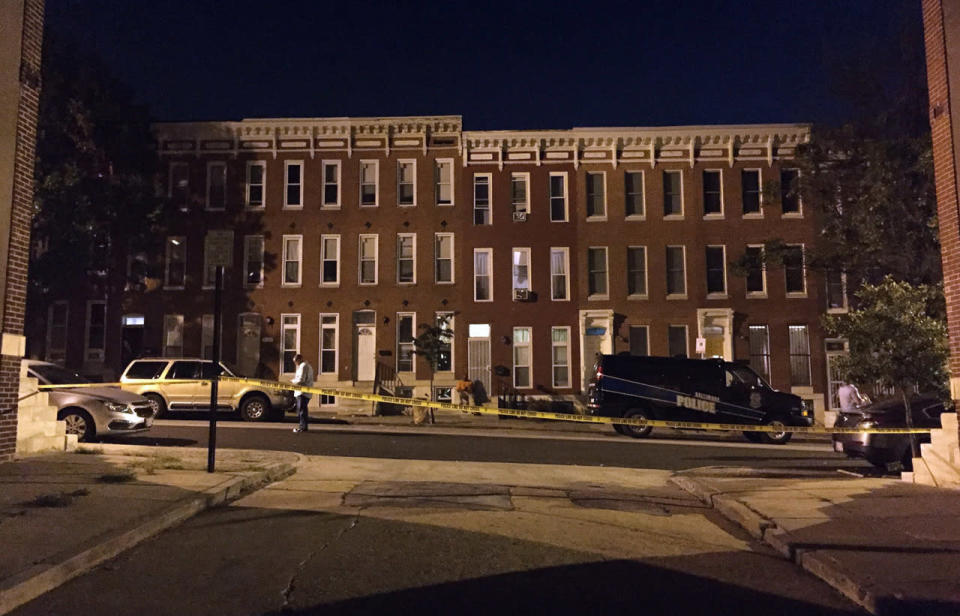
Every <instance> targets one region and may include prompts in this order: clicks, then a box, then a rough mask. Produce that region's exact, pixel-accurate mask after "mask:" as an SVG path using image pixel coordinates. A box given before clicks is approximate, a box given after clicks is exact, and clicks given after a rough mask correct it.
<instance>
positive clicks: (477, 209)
mask: <svg viewBox="0 0 960 616" xmlns="http://www.w3.org/2000/svg"><path fill="white" fill-rule="evenodd" d="M473 224H475V225H490V224H493V216H492V214H491V211H490V174H489V173H477V174H474V176H473Z"/></svg>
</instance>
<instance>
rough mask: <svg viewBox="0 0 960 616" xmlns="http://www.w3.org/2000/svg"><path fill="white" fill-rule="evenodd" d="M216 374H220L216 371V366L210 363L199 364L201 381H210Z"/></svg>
mask: <svg viewBox="0 0 960 616" xmlns="http://www.w3.org/2000/svg"><path fill="white" fill-rule="evenodd" d="M218 374H220V370H217V366H216V365H215V364H214V363H213V362H212V361H205V362H203V363H202V364H200V378H201V379H212V378H213V377H215V376H217V375H218Z"/></svg>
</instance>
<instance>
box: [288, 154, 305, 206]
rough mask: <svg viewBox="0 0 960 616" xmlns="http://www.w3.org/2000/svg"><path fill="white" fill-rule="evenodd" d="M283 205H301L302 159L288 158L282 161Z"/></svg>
mask: <svg viewBox="0 0 960 616" xmlns="http://www.w3.org/2000/svg"><path fill="white" fill-rule="evenodd" d="M283 168H284V174H283V207H289V208H301V207H303V161H302V160H288V161H284V163H283Z"/></svg>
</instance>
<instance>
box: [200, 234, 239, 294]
mask: <svg viewBox="0 0 960 616" xmlns="http://www.w3.org/2000/svg"><path fill="white" fill-rule="evenodd" d="M220 233H222V232H220V231H211V232H208V233H207V235H206V236H205V237H204V238H203V281H202V284H203V288H204V289H212V288H214V287H215V286H216V284H217V265H218V264H217V263H214V259H215V258H216V257H217V252H218V248H217V244H218V242H217V240H216V239H215V238H216V236H217V235H219V234H220ZM230 233H232V232H230ZM231 252H232V251H231Z"/></svg>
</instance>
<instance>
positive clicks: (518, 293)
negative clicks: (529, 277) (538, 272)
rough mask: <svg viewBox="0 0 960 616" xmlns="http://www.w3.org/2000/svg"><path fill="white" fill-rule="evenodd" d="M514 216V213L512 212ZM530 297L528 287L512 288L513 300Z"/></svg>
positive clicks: (523, 299)
mask: <svg viewBox="0 0 960 616" xmlns="http://www.w3.org/2000/svg"><path fill="white" fill-rule="evenodd" d="M514 216H516V214H514ZM528 299H530V290H529V289H514V290H513V301H515V302H525V301H527V300H528Z"/></svg>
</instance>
